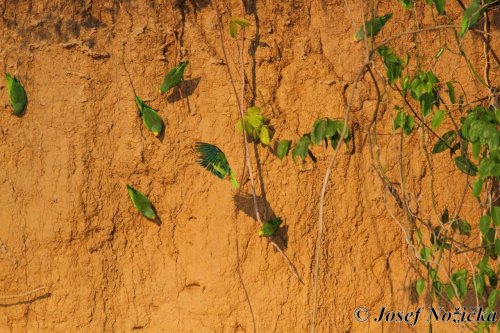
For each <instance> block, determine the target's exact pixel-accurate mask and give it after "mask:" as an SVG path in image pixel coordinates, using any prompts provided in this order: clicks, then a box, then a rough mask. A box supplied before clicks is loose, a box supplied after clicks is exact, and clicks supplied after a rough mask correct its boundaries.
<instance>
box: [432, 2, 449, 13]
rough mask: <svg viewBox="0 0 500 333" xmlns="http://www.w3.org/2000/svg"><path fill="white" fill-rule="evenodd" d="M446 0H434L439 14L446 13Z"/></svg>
mask: <svg viewBox="0 0 500 333" xmlns="http://www.w3.org/2000/svg"><path fill="white" fill-rule="evenodd" d="M445 3H446V0H434V4H435V5H436V9H437V11H438V13H439V15H444V7H445Z"/></svg>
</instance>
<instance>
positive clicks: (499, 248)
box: [495, 238, 500, 256]
mask: <svg viewBox="0 0 500 333" xmlns="http://www.w3.org/2000/svg"><path fill="white" fill-rule="evenodd" d="M495 252H496V254H497V256H500V239H498V238H497V239H495Z"/></svg>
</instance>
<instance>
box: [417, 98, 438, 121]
mask: <svg viewBox="0 0 500 333" xmlns="http://www.w3.org/2000/svg"><path fill="white" fill-rule="evenodd" d="M434 105H437V100H436V98H435V96H434V94H431V93H425V94H422V96H421V97H420V107H421V109H422V114H423V115H424V117H427V116H428V115H429V113H431V111H432V107H433V106H434Z"/></svg>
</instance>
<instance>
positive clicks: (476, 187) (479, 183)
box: [472, 178, 483, 198]
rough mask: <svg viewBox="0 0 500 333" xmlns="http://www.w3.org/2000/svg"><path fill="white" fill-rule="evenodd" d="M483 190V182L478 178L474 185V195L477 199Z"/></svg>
mask: <svg viewBox="0 0 500 333" xmlns="http://www.w3.org/2000/svg"><path fill="white" fill-rule="evenodd" d="M482 190H483V180H482V179H481V178H478V179H476V180H475V181H474V183H473V184H472V195H473V196H474V197H475V198H479V195H480V194H481V191H482Z"/></svg>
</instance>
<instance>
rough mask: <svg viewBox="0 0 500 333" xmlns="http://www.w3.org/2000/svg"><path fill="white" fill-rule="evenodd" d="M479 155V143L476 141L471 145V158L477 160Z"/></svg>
mask: <svg viewBox="0 0 500 333" xmlns="http://www.w3.org/2000/svg"><path fill="white" fill-rule="evenodd" d="M480 153H481V141H479V140H478V141H476V142H474V143H473V144H472V156H473V157H474V158H475V159H476V160H477V159H478V158H479V154H480Z"/></svg>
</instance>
